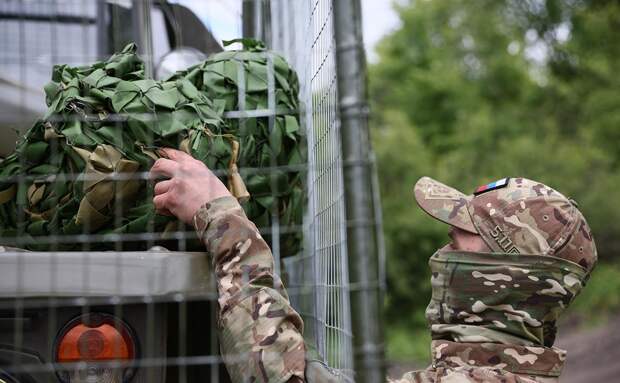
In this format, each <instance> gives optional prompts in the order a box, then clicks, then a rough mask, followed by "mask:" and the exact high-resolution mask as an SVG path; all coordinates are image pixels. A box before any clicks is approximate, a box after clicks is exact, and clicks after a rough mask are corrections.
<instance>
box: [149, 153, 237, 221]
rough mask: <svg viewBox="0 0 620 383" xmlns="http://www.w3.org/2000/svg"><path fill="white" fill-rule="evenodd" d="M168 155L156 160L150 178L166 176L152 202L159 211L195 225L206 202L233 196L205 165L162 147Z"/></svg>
mask: <svg viewBox="0 0 620 383" xmlns="http://www.w3.org/2000/svg"><path fill="white" fill-rule="evenodd" d="M161 152H162V153H163V154H164V155H165V156H166V157H168V158H167V159H166V158H160V159H158V160H157V161H155V164H154V165H153V167H152V168H151V172H150V177H151V178H152V179H156V178H158V177H162V176H164V177H167V178H169V179H167V180H164V181H160V182H158V183H157V184H156V185H155V197H154V198H153V204H155V209H156V211H157V212H158V213H159V214H164V215H174V216H176V217H177V218H179V219H180V220H181V221H183V222H185V223H187V224H192V223H193V219H194V215H195V214H196V212H197V211H198V210H199V209H200V208H201V207H202V206H203V205H204V204H206V203H207V202H211V201H213V200H216V199H218V198H221V197H226V196H230V195H231V194H230V192H229V191H228V189H227V188H226V186H224V184H223V183H222V182H221V181H220V180H219V179H218V178H217V177H216V176H215V174H213V172H211V170H209V169H208V168H207V167H206V166H205V164H203V163H202V162H200V161H198V160H196V159H194V158H193V157H192V156H190V155H189V154H187V153H185V152H182V151H179V150H175V149H169V148H166V149H161Z"/></svg>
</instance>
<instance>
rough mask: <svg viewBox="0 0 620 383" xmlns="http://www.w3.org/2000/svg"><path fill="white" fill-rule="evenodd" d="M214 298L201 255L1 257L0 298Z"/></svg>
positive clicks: (28, 254)
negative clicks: (209, 296) (171, 296)
mask: <svg viewBox="0 0 620 383" xmlns="http://www.w3.org/2000/svg"><path fill="white" fill-rule="evenodd" d="M214 293H215V285H214V281H213V278H212V275H211V271H210V266H209V261H208V257H207V255H206V253H182V252H168V251H148V252H58V253H52V252H15V251H7V252H0V298H15V297H22V298H35V297H103V296H116V297H139V296H150V297H158V296H167V295H174V294H182V295H211V294H214Z"/></svg>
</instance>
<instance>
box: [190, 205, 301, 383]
mask: <svg viewBox="0 0 620 383" xmlns="http://www.w3.org/2000/svg"><path fill="white" fill-rule="evenodd" d="M194 225H195V228H196V231H197V233H198V235H199V236H200V238H202V240H203V242H204V244H205V246H206V247H207V251H208V252H209V253H210V254H211V256H212V257H213V266H214V270H215V274H216V279H217V288H218V292H219V299H218V302H219V315H218V330H219V335H220V344H221V345H220V348H221V353H222V357H223V359H224V362H225V364H226V368H227V369H228V372H229V374H230V376H231V378H232V380H233V382H303V381H304V370H305V365H306V362H305V346H304V341H303V337H302V333H303V321H302V319H301V317H300V316H299V314H298V313H297V312H296V311H295V310H294V309H293V308H292V307H291V305H290V303H289V300H288V296H287V294H286V291H285V289H284V287H283V285H282V283H281V281H280V280H279V278H278V277H277V276H275V275H274V273H273V257H272V254H271V250H270V249H269V246H268V245H267V243H265V241H264V240H263V238H262V237H261V235H260V234H259V232H258V229H257V228H256V226H255V225H254V224H253V223H252V222H251V221H250V220H248V219H247V217H246V216H245V213H244V212H243V209H242V208H241V206H240V205H239V204H238V203H237V200H236V199H234V198H233V197H224V198H220V199H217V200H215V201H212V202H211V203H207V204H206V205H205V206H203V207H202V208H201V209H200V210H199V211H198V212H197V213H196V215H195V216H194Z"/></svg>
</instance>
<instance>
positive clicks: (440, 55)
mask: <svg viewBox="0 0 620 383" xmlns="http://www.w3.org/2000/svg"><path fill="white" fill-rule="evenodd" d="M395 6H396V7H397V12H398V14H399V15H400V18H401V21H402V25H401V27H400V28H399V29H398V30H396V31H395V32H393V33H392V34H391V35H389V36H388V37H386V38H385V39H384V40H383V41H382V42H381V43H380V44H379V47H378V49H377V51H378V55H379V60H378V62H377V63H376V64H374V65H372V66H371V67H370V72H369V73H370V74H369V77H370V92H371V94H370V97H371V102H372V111H373V114H372V115H373V117H372V118H373V141H374V142H373V143H374V148H375V151H376V154H377V159H378V162H379V164H378V169H379V177H380V181H381V186H382V200H383V209H384V221H385V232H386V240H387V251H388V257H389V258H388V289H389V290H388V297H387V305H386V310H387V313H386V314H387V315H388V317H389V318H390V321H389V322H390V326H388V328H387V331H388V351H389V354H390V357H391V358H397V359H398V358H411V357H413V358H418V359H426V358H427V356H428V355H427V354H428V340H429V337H428V335H427V332H428V331H427V329H426V322H425V319H424V308H425V306H426V304H427V302H428V299H429V298H430V284H429V278H430V275H429V273H428V267H427V260H428V257H429V256H430V255H432V253H433V252H434V251H435V250H436V249H437V248H438V247H440V246H442V245H443V244H445V243H447V242H448V240H449V239H448V237H447V231H448V230H447V227H446V226H445V225H443V224H441V223H438V222H436V221H435V220H433V219H431V218H429V217H428V216H426V215H425V213H423V212H422V211H421V210H420V209H418V208H417V206H416V204H415V201H414V200H413V185H414V183H415V181H416V180H417V179H418V178H419V177H421V176H423V175H429V176H431V177H433V178H436V179H438V180H440V181H442V182H445V183H447V184H449V185H452V186H454V187H457V188H459V189H460V190H462V191H463V192H465V193H471V192H472V191H473V190H474V188H475V187H476V186H478V185H482V184H486V183H488V182H492V181H494V180H496V179H499V178H502V177H506V176H523V177H527V178H531V179H535V180H540V181H542V182H544V183H546V184H548V185H550V186H552V187H554V188H556V189H558V190H560V191H561V192H563V193H564V194H565V195H567V196H569V197H572V198H574V199H575V200H576V201H578V202H579V204H580V209H581V210H582V211H583V212H584V214H585V216H586V217H587V218H588V221H589V223H590V226H591V227H592V229H593V231H594V235H595V239H596V241H597V246H598V250H599V259H600V265H599V268H598V269H597V271H595V273H594V275H593V277H592V280H591V281H590V286H589V288H587V289H586V290H585V292H584V295H589V298H586V297H583V296H582V297H580V298H578V299H577V302H576V306H577V307H576V310H574V311H575V312H577V313H578V314H579V313H581V314H580V315H581V316H582V317H583V318H584V319H585V321H590V317H591V316H595V317H596V319H597V320H601V318H603V317H604V315H603V314H605V313H608V312H613V311H614V310H616V309H617V308H618V306H619V305H620V302H619V300H618V296H619V295H620V284H619V283H616V284H613V283H610V280H613V279H615V280H620V268H619V267H618V266H617V265H618V263H619V262H618V261H619V260H620V257H619V256H618V249H620V235H618V233H619V232H620V208H619V207H618V206H619V205H620V202H619V201H620V171H619V170H620V74H619V73H618V72H619V71H620V2H618V1H615V0H613V1H612V0H607V1H605V0H596V1H595V0H555V1H553V0H476V1H470V0H450V1H447V0H446V1H443V0H432V1H423V0H410V1H408V2H400V3H398V5H395Z"/></svg>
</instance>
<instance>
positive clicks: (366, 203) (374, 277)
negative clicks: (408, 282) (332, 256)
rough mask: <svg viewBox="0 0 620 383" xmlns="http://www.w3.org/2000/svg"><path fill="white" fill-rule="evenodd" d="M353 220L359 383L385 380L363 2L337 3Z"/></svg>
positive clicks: (349, 235)
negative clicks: (363, 30) (363, 33)
mask: <svg viewBox="0 0 620 383" xmlns="http://www.w3.org/2000/svg"><path fill="white" fill-rule="evenodd" d="M332 4H333V7H334V8H333V9H334V29H335V35H336V60H337V68H338V93H339V101H340V102H339V103H340V121H341V124H342V125H341V129H340V131H341V133H340V134H341V137H342V156H343V166H344V169H343V173H344V188H345V200H346V216H347V244H348V258H349V278H350V281H351V317H352V318H357V319H355V320H353V321H352V328H353V345H354V350H355V355H354V363H355V365H354V368H355V381H356V382H360V383H365V382H369V383H370V382H373V383H374V382H382V381H384V380H385V364H384V347H383V333H382V318H381V310H382V307H381V302H382V299H381V285H382V283H381V281H380V278H379V269H380V268H379V260H378V247H377V238H376V226H375V225H376V224H377V218H378V217H375V212H374V206H373V189H374V188H373V184H372V171H373V166H372V161H371V159H372V155H371V154H372V152H371V146H370V137H369V130H368V104H367V89H366V80H367V79H366V59H365V53H364V45H363V35H362V11H361V3H360V0H333V3H332Z"/></svg>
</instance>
